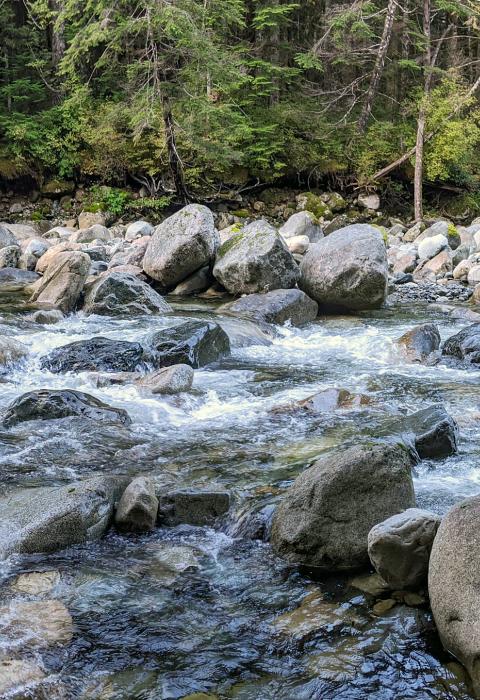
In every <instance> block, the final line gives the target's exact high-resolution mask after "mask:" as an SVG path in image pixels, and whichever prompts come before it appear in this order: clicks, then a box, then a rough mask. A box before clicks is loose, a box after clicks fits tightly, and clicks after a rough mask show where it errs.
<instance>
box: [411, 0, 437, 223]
mask: <svg viewBox="0 0 480 700" xmlns="http://www.w3.org/2000/svg"><path fill="white" fill-rule="evenodd" d="M430 22H431V5H430V0H423V34H424V37H425V52H424V57H423V66H424V89H423V99H422V103H421V105H420V111H419V114H418V120H417V142H416V145H415V175H414V180H413V199H414V217H415V221H421V220H422V218H423V151H424V146H425V122H426V118H427V115H426V108H427V104H426V102H427V99H428V95H429V94H430V87H431V84H432V68H433V66H432V56H431V53H432V49H431V47H432V37H431V28H430Z"/></svg>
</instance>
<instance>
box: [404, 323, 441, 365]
mask: <svg viewBox="0 0 480 700" xmlns="http://www.w3.org/2000/svg"><path fill="white" fill-rule="evenodd" d="M397 344H398V345H399V347H400V349H401V350H402V352H403V354H404V355H405V357H406V359H407V360H408V361H409V362H421V363H423V362H425V361H426V360H428V358H429V357H430V356H431V354H432V353H434V352H436V351H437V350H438V349H439V347H440V333H439V332H438V328H437V327H436V325H435V324H433V323H424V324H422V325H421V326H415V328H412V329H411V330H410V331H407V332H406V333H404V334H403V335H402V336H401V337H400V338H399V339H398V340H397Z"/></svg>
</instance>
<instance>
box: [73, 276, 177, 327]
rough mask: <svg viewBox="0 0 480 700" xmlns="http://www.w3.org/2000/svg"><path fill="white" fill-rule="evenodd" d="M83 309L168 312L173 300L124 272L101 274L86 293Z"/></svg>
mask: <svg viewBox="0 0 480 700" xmlns="http://www.w3.org/2000/svg"><path fill="white" fill-rule="evenodd" d="M83 311H84V312H85V313H86V314H87V315H89V314H98V315H100V316H140V315H144V314H168V313H170V312H171V311H172V307H171V306H170V304H167V302H166V301H165V300H164V298H163V297H161V296H160V294H159V293H158V292H156V291H155V290H154V289H152V288H151V287H150V286H149V285H148V284H146V282H142V280H140V279H138V278H137V277H135V276H134V275H129V274H126V273H125V272H114V271H113V272H110V273H109V274H107V275H105V276H104V275H101V276H100V277H99V278H98V279H97V280H96V281H95V282H94V283H93V284H92V285H90V286H89V287H88V290H87V292H86V293H85V302H84V305H83Z"/></svg>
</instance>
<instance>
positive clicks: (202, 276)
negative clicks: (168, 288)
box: [170, 267, 215, 297]
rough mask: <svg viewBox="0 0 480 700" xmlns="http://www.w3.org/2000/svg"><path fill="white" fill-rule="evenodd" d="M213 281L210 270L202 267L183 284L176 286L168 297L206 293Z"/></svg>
mask: <svg viewBox="0 0 480 700" xmlns="http://www.w3.org/2000/svg"><path fill="white" fill-rule="evenodd" d="M214 281H215V280H214V278H213V275H212V273H211V272H210V268H209V267H202V268H201V269H200V270H197V271H196V272H194V273H193V274H192V275H190V276H189V277H187V279H185V280H183V282H180V284H177V286H176V287H175V289H174V290H173V291H172V292H170V296H178V297H187V296H191V295H192V294H201V293H202V292H206V291H207V289H208V288H209V287H210V286H211V285H212V283H213V282H214Z"/></svg>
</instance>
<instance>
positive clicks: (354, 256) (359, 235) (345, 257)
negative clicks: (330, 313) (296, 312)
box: [299, 224, 388, 310]
mask: <svg viewBox="0 0 480 700" xmlns="http://www.w3.org/2000/svg"><path fill="white" fill-rule="evenodd" d="M301 275H302V276H301V279H300V283H299V287H300V289H302V290H303V291H304V292H305V293H306V294H308V296H309V297H311V298H312V299H314V300H315V301H316V302H317V303H318V304H319V306H320V307H321V308H322V307H323V308H326V309H327V310H328V309H350V310H361V309H375V308H379V307H380V306H381V305H382V304H383V302H384V301H385V298H386V295H387V280H388V264H387V250H386V248H385V243H384V241H383V237H382V234H381V233H380V232H379V231H378V229H376V228H374V227H373V226H369V225H368V224H354V225H352V226H346V227H345V228H342V229H340V230H338V231H335V232H334V233H331V234H330V235H329V236H327V237H326V238H323V239H322V240H321V241H319V242H318V243H314V244H313V245H311V246H310V248H309V249H308V251H307V252H306V254H305V256H304V258H303V261H302V264H301Z"/></svg>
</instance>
